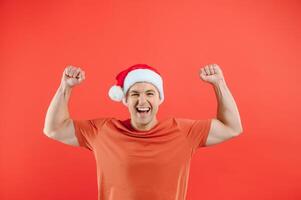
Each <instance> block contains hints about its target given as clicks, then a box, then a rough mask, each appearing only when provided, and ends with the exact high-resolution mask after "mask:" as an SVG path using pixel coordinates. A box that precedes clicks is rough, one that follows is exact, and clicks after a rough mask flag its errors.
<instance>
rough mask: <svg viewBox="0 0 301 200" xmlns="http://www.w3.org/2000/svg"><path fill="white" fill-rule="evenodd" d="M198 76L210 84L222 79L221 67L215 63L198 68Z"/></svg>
mask: <svg viewBox="0 0 301 200" xmlns="http://www.w3.org/2000/svg"><path fill="white" fill-rule="evenodd" d="M200 78H201V79H202V80H203V81H206V82H208V83H211V84H217V83H218V82H219V81H221V80H222V81H223V80H224V75H223V72H222V69H221V68H220V67H219V66H218V65H217V64H209V65H206V66H204V67H202V68H201V69H200Z"/></svg>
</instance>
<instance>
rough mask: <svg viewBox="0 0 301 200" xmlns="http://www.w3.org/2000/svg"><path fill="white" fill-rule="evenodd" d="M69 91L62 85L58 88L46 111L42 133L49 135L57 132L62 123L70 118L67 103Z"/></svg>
mask: <svg viewBox="0 0 301 200" xmlns="http://www.w3.org/2000/svg"><path fill="white" fill-rule="evenodd" d="M71 90H72V88H70V87H66V86H64V85H62V84H61V85H60V86H59V88H58V90H57V91H56V93H55V95H54V97H53V99H52V100H51V103H50V105H49V107H48V110H47V114H46V118H45V124H44V133H46V134H51V132H53V131H55V130H57V129H58V128H59V127H60V126H61V125H62V124H63V123H64V121H66V120H67V119H69V118H70V115H69V111H68V102H69V98H70V95H71Z"/></svg>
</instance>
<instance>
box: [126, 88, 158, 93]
mask: <svg viewBox="0 0 301 200" xmlns="http://www.w3.org/2000/svg"><path fill="white" fill-rule="evenodd" d="M145 92H155V90H152V89H150V90H146V91H145ZM129 93H139V91H137V90H131V91H130V92H129Z"/></svg>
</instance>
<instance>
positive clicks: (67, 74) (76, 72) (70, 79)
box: [61, 66, 85, 88]
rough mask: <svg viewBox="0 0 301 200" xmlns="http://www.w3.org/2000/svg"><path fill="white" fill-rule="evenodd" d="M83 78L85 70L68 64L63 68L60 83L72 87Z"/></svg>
mask: <svg viewBox="0 0 301 200" xmlns="http://www.w3.org/2000/svg"><path fill="white" fill-rule="evenodd" d="M83 80H85V72H84V71H83V70H82V69H81V68H79V67H74V66H68V67H66V68H65V70H64V73H63V77H62V80H61V85H63V86H65V87H70V88H72V87H74V86H76V85H78V84H80V83H81V82H83Z"/></svg>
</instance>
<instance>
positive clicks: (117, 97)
mask: <svg viewBox="0 0 301 200" xmlns="http://www.w3.org/2000/svg"><path fill="white" fill-rule="evenodd" d="M123 96H124V94H123V91H122V88H121V87H120V86H117V85H113V86H112V87H111V88H110V90H109V97H110V98H111V99H112V100H113V101H121V100H122V98H123Z"/></svg>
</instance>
